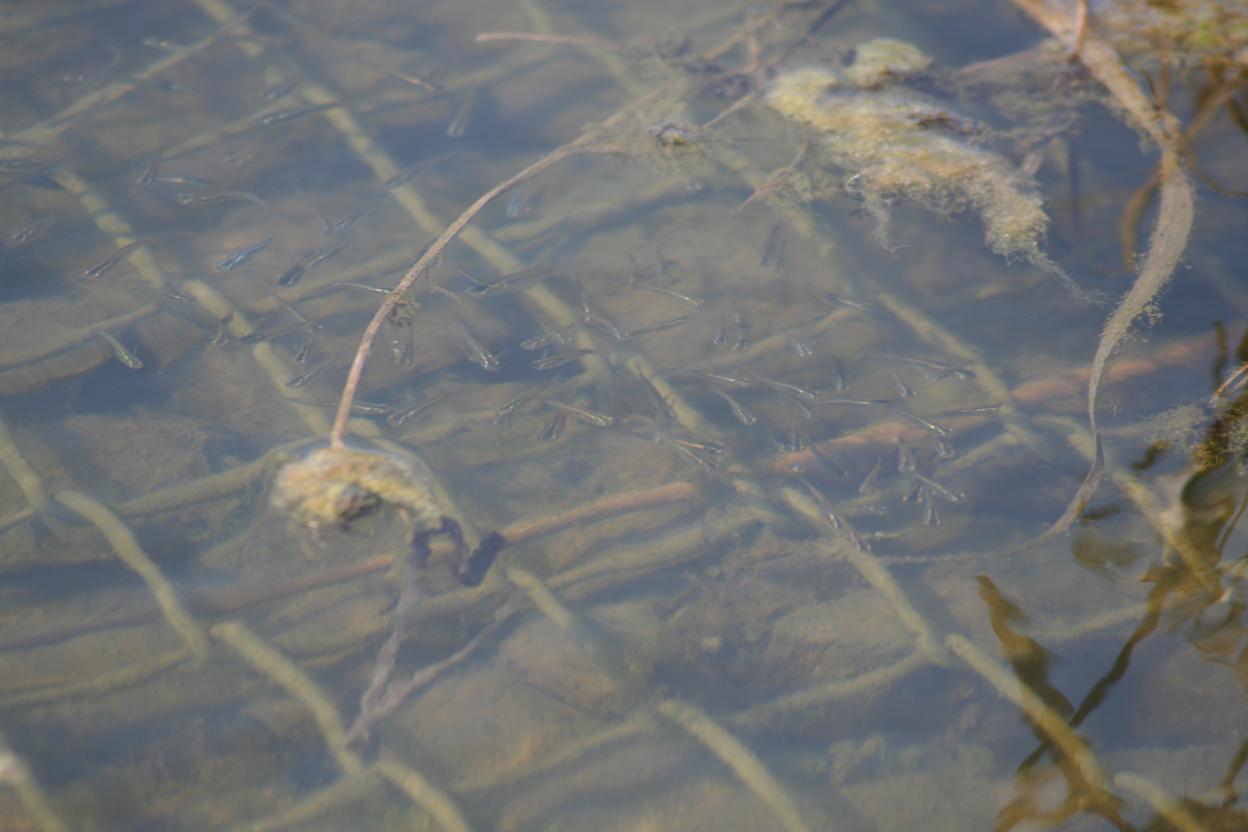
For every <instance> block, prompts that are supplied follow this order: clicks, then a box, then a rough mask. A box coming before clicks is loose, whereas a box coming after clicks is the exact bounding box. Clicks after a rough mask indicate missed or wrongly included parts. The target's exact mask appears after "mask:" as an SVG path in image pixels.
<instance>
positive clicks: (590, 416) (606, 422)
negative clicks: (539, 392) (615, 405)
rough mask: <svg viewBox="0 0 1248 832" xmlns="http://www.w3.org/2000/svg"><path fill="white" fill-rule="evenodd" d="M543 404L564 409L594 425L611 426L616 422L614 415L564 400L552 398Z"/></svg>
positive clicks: (600, 426)
mask: <svg viewBox="0 0 1248 832" xmlns="http://www.w3.org/2000/svg"><path fill="white" fill-rule="evenodd" d="M542 404H545V405H549V406H550V407H554V408H557V409H559V410H562V411H564V412H565V413H570V414H571V415H573V416H575V417H576V418H578V419H580V420H581V421H582V422H585V423H587V424H590V425H593V426H595V427H599V428H609V427H611V426H612V425H614V424H615V418H614V417H613V416H608V415H607V414H605V413H599V412H598V411H596V410H589V409H588V408H584V407H577V406H576V405H574V404H565V403H564V402H556V401H551V400H550V399H547V400H545V401H544V402H542Z"/></svg>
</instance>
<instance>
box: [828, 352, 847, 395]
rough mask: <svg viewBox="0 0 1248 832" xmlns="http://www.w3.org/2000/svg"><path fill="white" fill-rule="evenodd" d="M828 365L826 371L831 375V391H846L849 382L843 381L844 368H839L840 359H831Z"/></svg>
mask: <svg viewBox="0 0 1248 832" xmlns="http://www.w3.org/2000/svg"><path fill="white" fill-rule="evenodd" d="M829 365H830V366H829V368H828V369H829V372H830V373H831V375H832V389H833V390H835V391H836V392H838V393H843V392H845V391H846V390H848V389H849V382H847V381H846V380H845V368H844V367H843V366H841V362H840V359H837V358H833V359H832V360H831V361H830V362H829Z"/></svg>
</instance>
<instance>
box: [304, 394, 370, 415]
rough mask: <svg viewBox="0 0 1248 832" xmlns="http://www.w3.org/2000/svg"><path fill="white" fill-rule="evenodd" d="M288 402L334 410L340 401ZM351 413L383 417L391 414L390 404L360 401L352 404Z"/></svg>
mask: <svg viewBox="0 0 1248 832" xmlns="http://www.w3.org/2000/svg"><path fill="white" fill-rule="evenodd" d="M286 401H288V402H294V403H295V404H307V405H312V406H313V407H334V408H336V407H338V401H337V400H333V401H331V400H329V399H298V398H288V399H286ZM351 412H352V413H359V414H361V415H364V416H381V415H383V414H386V413H389V412H390V405H388V404H381V403H380V402H360V401H357V402H352V404H351Z"/></svg>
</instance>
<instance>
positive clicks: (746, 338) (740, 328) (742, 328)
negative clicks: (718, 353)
mask: <svg viewBox="0 0 1248 832" xmlns="http://www.w3.org/2000/svg"><path fill="white" fill-rule="evenodd" d="M732 317H733V321H734V322H735V323H736V325H737V338H736V340H735V341H733V342H732V351H733V352H744V351H745V350H746V348H747V347H749V346H750V322H749V321H747V320H746V319H745V316H744V315H742V314H741V312H740V311H739V310H736V309H734V310H732Z"/></svg>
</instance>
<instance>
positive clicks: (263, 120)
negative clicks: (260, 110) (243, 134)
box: [256, 102, 342, 127]
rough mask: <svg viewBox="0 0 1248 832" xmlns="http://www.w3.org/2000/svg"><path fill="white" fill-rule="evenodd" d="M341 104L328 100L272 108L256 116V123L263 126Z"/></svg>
mask: <svg viewBox="0 0 1248 832" xmlns="http://www.w3.org/2000/svg"><path fill="white" fill-rule="evenodd" d="M341 106H342V105H341V104H338V103H336V102H330V103H329V104H313V105H311V106H308V107H291V108H289V109H286V110H274V111H273V112H271V113H265V114H264V115H262V116H260V117H259V118H257V119H256V124H259V125H261V126H262V127H263V126H267V125H270V124H277V123H278V122H282V121H293V120H295V119H297V118H303V117H304V116H307V115H311V114H312V113H320V112H324V111H325V110H330V109H333V108H334V107H341Z"/></svg>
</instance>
